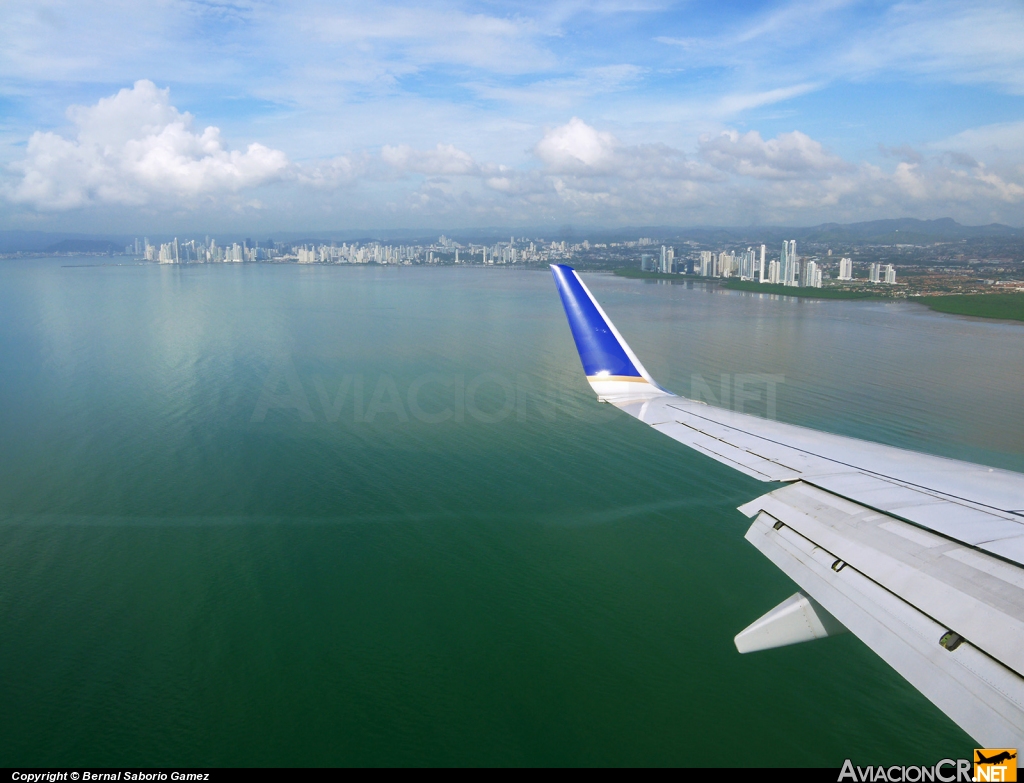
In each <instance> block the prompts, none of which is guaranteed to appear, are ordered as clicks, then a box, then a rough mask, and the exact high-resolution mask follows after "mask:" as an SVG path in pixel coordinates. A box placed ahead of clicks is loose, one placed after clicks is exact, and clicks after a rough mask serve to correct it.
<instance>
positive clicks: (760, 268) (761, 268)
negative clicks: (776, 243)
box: [757, 245, 764, 283]
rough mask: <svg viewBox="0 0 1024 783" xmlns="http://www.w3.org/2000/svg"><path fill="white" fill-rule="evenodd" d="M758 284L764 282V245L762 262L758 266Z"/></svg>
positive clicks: (762, 246)
mask: <svg viewBox="0 0 1024 783" xmlns="http://www.w3.org/2000/svg"><path fill="white" fill-rule="evenodd" d="M757 282H759V283H763V282H764V245H761V261H760V263H759V264H758V265H757Z"/></svg>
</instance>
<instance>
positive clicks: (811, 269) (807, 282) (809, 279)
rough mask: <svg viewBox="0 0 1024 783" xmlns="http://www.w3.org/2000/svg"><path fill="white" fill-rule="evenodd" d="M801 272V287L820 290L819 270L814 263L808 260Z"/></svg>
mask: <svg viewBox="0 0 1024 783" xmlns="http://www.w3.org/2000/svg"><path fill="white" fill-rule="evenodd" d="M801 271H802V275H801V277H800V285H801V286H802V287H804V288H821V269H819V268H818V264H817V263H816V262H814V261H810V260H808V261H807V262H806V263H805V264H804V266H803V269H802V270H801Z"/></svg>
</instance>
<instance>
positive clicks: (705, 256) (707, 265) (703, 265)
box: [700, 250, 715, 277]
mask: <svg viewBox="0 0 1024 783" xmlns="http://www.w3.org/2000/svg"><path fill="white" fill-rule="evenodd" d="M713 256H714V253H712V252H711V251H710V250H701V251H700V275H701V277H711V273H712V271H713V268H714V265H715V262H714V261H713Z"/></svg>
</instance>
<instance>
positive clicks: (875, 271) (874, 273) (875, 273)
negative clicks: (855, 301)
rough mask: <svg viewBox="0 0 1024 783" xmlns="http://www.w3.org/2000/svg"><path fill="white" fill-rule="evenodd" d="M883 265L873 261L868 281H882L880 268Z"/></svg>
mask: <svg viewBox="0 0 1024 783" xmlns="http://www.w3.org/2000/svg"><path fill="white" fill-rule="evenodd" d="M881 266H882V265H881V264H879V263H877V262H876V263H873V264H872V265H871V267H870V268H869V270H868V282H870V283H878V282H881V280H880V269H881Z"/></svg>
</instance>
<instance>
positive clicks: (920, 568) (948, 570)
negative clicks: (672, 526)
mask: <svg viewBox="0 0 1024 783" xmlns="http://www.w3.org/2000/svg"><path fill="white" fill-rule="evenodd" d="M740 510H741V511H743V512H744V513H746V514H748V515H751V514H752V513H755V512H756V513H760V512H765V513H767V514H770V515H771V516H772V517H774V518H775V519H778V520H780V521H782V522H783V523H784V524H786V525H788V526H789V527H791V528H792V529H793V530H795V531H796V532H797V533H799V534H800V535H802V536H804V537H805V538H807V539H808V540H811V541H813V542H814V543H815V544H816V545H817V546H819V547H822V548H823V549H826V550H827V551H829V552H831V553H833V554H834V555H835V556H836V558H839V559H841V560H842V561H844V562H845V563H847V564H848V565H850V566H852V567H854V568H856V569H857V570H858V571H860V572H861V573H862V574H864V575H865V576H867V577H868V578H869V579H871V580H872V581H874V582H876V583H877V584H879V585H881V586H882V587H884V588H885V589H886V590H889V591H891V592H892V593H894V594H895V595H898V596H899V597H900V598H902V599H903V600H904V601H906V602H907V603H909V604H911V605H912V606H914V607H915V608H916V609H917V610H918V611H920V612H923V613H924V614H926V615H928V616H929V617H931V618H933V619H934V620H935V621H936V622H938V623H940V624H942V625H944V626H945V627H946V628H948V629H950V630H953V631H955V632H956V633H958V634H960V635H961V636H962V637H964V638H966V639H968V640H970V641H971V643H972V644H973V645H974V646H976V647H978V648H979V649H981V650H983V651H984V652H986V653H987V654H989V655H991V656H992V657H993V658H995V659H997V660H999V661H1000V662H1001V663H1002V664H1003V665H1004V666H1006V667H1008V668H1010V669H1012V670H1014V671H1016V672H1017V673H1018V674H1021V675H1024V588H1022V587H1021V586H1019V585H1016V584H1013V583H1011V582H1009V581H1006V580H1005V579H1000V578H998V577H996V576H994V575H993V574H992V573H991V572H990V571H991V569H990V570H989V571H986V570H985V569H980V568H977V567H976V566H975V564H972V563H970V562H964V561H963V558H959V559H958V558H957V557H956V556H952V557H951V556H949V553H950V552H951V551H959V550H966V548H965V547H963V546H962V545H961V544H959V543H957V542H955V541H951V540H949V539H948V538H944V537H942V536H939V535H936V534H934V533H929V532H928V531H925V530H921V529H920V528H917V527H914V526H912V525H909V524H907V523H906V522H902V521H900V520H897V519H894V518H892V517H889V516H887V515H884V514H878V513H876V512H875V511H874V510H873V509H869V508H865V507H863V506H858V505H856V504H851V503H849V502H848V501H845V500H843V499H842V498H837V497H836V496H834V495H831V494H830V493H828V492H824V491H823V490H821V489H818V488H817V487H812V486H809V485H807V484H804V483H802V482H797V483H795V484H792V485H790V486H787V487H784V488H783V489H780V490H777V491H775V492H772V493H770V494H768V495H764V496H763V497H761V498H758V499H756V500H754V501H751V502H750V503H747V504H746V505H744V506H743V507H741V509H740ZM904 528H905V529H904ZM973 554H974V557H975V559H976V560H977V559H987V560H991V561H992V562H993V564H999V561H996V560H995V559H994V558H991V557H990V556H988V555H984V554H982V553H980V552H977V551H975V552H974V553H973ZM999 565H1004V567H1005V568H1013V567H1012V566H1009V565H1005V564H999ZM1016 570H1018V571H1020V572H1021V575H1022V576H1024V569H1016Z"/></svg>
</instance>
